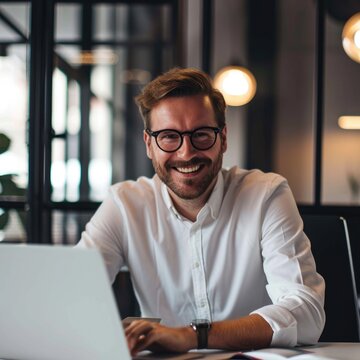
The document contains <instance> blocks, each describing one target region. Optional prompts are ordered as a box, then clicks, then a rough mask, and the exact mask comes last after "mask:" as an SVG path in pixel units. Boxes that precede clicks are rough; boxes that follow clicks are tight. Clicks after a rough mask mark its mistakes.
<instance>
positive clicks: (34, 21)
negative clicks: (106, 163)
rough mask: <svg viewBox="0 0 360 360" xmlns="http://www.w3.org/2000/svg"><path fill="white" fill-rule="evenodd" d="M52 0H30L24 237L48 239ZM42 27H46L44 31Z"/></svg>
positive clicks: (38, 240) (36, 239)
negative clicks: (25, 228) (27, 166)
mask: <svg viewBox="0 0 360 360" xmlns="http://www.w3.org/2000/svg"><path fill="white" fill-rule="evenodd" d="M53 9H54V7H53V1H52V0H34V1H32V6H31V25H30V26H31V27H30V29H31V36H30V86H29V87H30V89H29V90H30V91H29V134H28V146H29V184H28V204H27V210H28V217H27V238H28V239H27V241H28V242H29V243H48V242H51V239H50V223H49V218H50V214H49V207H48V206H47V205H48V200H49V196H50V192H49V187H50V181H49V178H50V171H49V167H50V160H49V158H50V154H49V147H50V145H49V143H50V141H49V135H50V126H51V124H50V118H51V77H52V37H53V32H52V29H53V25H54V24H53V16H51V14H53ZM45 29H46V31H45Z"/></svg>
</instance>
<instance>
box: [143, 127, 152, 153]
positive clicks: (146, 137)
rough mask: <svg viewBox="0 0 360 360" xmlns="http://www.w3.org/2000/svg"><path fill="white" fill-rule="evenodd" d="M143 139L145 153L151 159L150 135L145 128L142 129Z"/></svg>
mask: <svg viewBox="0 0 360 360" xmlns="http://www.w3.org/2000/svg"><path fill="white" fill-rule="evenodd" d="M143 139H144V143H145V146H146V155H147V157H148V158H149V159H152V151H151V136H150V135H149V134H148V133H147V132H146V131H145V130H144V131H143Z"/></svg>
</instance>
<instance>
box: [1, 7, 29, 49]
mask: <svg viewBox="0 0 360 360" xmlns="http://www.w3.org/2000/svg"><path fill="white" fill-rule="evenodd" d="M0 12H1V18H0V41H4V40H6V41H10V42H12V41H26V40H27V39H28V37H29V5H28V4H26V3H1V4H0Z"/></svg>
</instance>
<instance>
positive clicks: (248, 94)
mask: <svg viewBox="0 0 360 360" xmlns="http://www.w3.org/2000/svg"><path fill="white" fill-rule="evenodd" d="M214 87H215V88H217V89H218V90H219V91H220V92H221V93H222V94H223V96H224V98H225V101H226V104H227V105H230V106H241V105H245V104H247V103H248V102H249V101H250V100H251V99H252V98H253V97H254V96H255V93H256V80H255V77H254V75H253V74H252V73H251V72H250V71H249V70H248V69H246V68H244V67H241V66H227V67H225V68H223V69H221V70H220V71H219V72H218V73H217V74H216V75H215V78H214Z"/></svg>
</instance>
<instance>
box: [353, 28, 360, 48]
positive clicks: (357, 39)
mask: <svg viewBox="0 0 360 360" xmlns="http://www.w3.org/2000/svg"><path fill="white" fill-rule="evenodd" d="M354 43H355V46H356V47H357V48H358V49H360V30H357V31H356V32H355V34H354Z"/></svg>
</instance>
